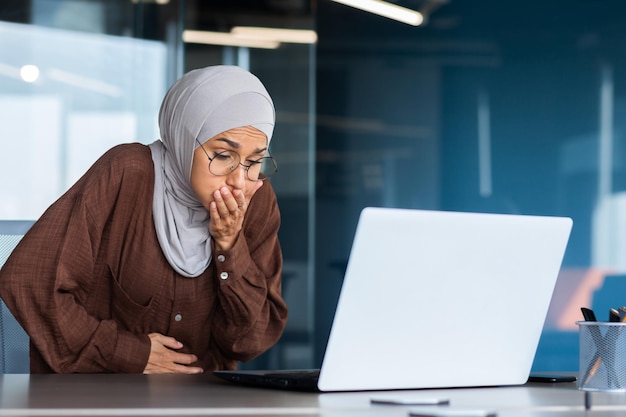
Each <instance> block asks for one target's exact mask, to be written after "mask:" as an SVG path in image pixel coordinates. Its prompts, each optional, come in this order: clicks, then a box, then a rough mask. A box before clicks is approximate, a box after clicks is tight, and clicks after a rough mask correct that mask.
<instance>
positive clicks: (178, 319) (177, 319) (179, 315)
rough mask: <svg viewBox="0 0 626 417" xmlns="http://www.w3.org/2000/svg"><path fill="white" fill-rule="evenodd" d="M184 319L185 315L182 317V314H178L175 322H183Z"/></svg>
mask: <svg viewBox="0 0 626 417" xmlns="http://www.w3.org/2000/svg"><path fill="white" fill-rule="evenodd" d="M182 319H183V315H182V314H180V313H177V314H176V315H175V316H174V320H176V321H181V320H182Z"/></svg>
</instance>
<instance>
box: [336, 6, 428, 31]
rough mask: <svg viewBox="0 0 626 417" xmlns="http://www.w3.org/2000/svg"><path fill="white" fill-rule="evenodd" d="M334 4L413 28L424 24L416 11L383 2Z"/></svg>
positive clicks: (422, 18)
mask: <svg viewBox="0 0 626 417" xmlns="http://www.w3.org/2000/svg"><path fill="white" fill-rule="evenodd" d="M333 1H334V2H337V3H341V4H345V5H346V6H351V7H355V8H357V9H361V10H365V11H367V12H370V13H374V14H377V15H379V16H384V17H388V18H390V19H393V20H397V21H399V22H402V23H406V24H409V25H412V26H419V25H421V24H422V23H424V16H423V15H422V14H421V13H420V12H417V11H415V10H411V9H407V8H406V7H402V6H398V5H395V4H391V3H388V2H386V1H382V0H333Z"/></svg>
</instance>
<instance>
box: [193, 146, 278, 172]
mask: <svg viewBox="0 0 626 417" xmlns="http://www.w3.org/2000/svg"><path fill="white" fill-rule="evenodd" d="M196 142H198V145H200V147H201V148H202V152H204V154H205V155H206V157H207V159H208V160H209V164H208V166H207V168H208V170H209V172H210V173H211V174H212V175H215V176H216V177H225V176H227V175H230V174H232V173H233V172H235V171H236V170H237V168H239V166H240V165H241V166H242V167H243V169H244V171H245V172H246V179H247V180H248V181H252V182H257V181H265V180H266V179H268V178H270V177H271V176H273V175H274V174H276V173H277V172H278V162H277V161H276V159H275V158H274V157H273V156H272V155H270V154H269V151H268V153H267V155H268V156H263V157H261V158H259V161H260V160H269V161H271V162H272V164H273V165H274V168H275V170H274V172H272V173H271V174H269V175H267V174H265V173H263V177H261V176H260V175H259V177H258V178H257V179H255V180H253V179H251V178H250V168H251V167H252V164H250V165H246V164H242V163H241V155H239V153H237V152H235V151H233V150H229V149H226V150H224V151H222V152H216V154H215V155H216V156H217V155H220V154H222V153H226V152H228V153H231V154H235V155H237V158H238V159H239V160H238V161H237V165H234V167H233V169H232V170H231V171H230V172H228V173H226V174H216V173H214V172H213V171H211V163H212V162H213V160H214V159H215V156H214V157H213V158H211V157H210V156H209V153H208V152H207V151H206V149H204V146H203V145H202V142H200V141H199V140H198V139H197V138H196ZM257 163H259V164H262V163H263V162H257ZM259 174H261V172H259Z"/></svg>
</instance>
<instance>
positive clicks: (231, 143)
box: [214, 138, 267, 153]
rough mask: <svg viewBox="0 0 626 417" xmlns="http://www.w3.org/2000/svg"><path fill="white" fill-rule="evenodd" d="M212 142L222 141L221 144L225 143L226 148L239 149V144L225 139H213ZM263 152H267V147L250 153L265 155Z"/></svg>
mask: <svg viewBox="0 0 626 417" xmlns="http://www.w3.org/2000/svg"><path fill="white" fill-rule="evenodd" d="M214 140H215V141H222V142H224V143H226V144H227V145H228V146H230V147H231V148H233V149H239V148H240V147H241V146H240V145H239V142H235V141H234V140H230V139H227V138H215V139H214ZM265 151H267V147H265V148H258V149H255V150H254V151H252V153H265Z"/></svg>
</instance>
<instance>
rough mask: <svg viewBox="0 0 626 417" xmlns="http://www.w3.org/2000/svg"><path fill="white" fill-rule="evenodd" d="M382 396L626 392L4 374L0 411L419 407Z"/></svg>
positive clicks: (165, 412) (561, 407)
mask: <svg viewBox="0 0 626 417" xmlns="http://www.w3.org/2000/svg"><path fill="white" fill-rule="evenodd" d="M377 395H379V396H380V395H394V396H401V397H428V398H432V397H443V398H448V399H449V400H450V405H449V406H447V407H448V408H450V409H458V408H462V409H472V410H474V409H488V410H494V411H496V412H497V415H498V416H499V417H520V416H568V417H569V416H619V415H626V393H593V394H592V403H593V405H592V409H591V411H590V412H587V413H585V410H584V407H583V404H584V393H582V392H580V391H578V390H577V389H576V384H575V383H560V384H527V385H524V386H515V387H491V388H462V389H461V388H457V389H432V390H414V391H390V392H384V393H381V392H378V393H375V392H354V393H320V394H315V393H302V392H291V391H279V390H268V389H259V388H248V387H240V386H235V385H232V384H230V383H228V382H225V381H221V380H218V379H217V378H215V377H213V376H211V375H194V376H189V375H120V374H108V375H0V416H199V415H209V416H325V417H334V416H337V417H338V416H347V417H351V416H353V417H361V416H363V417H374V416H385V417H395V416H404V417H407V416H408V414H409V410H413V409H416V408H417V407H416V406H387V405H372V404H371V403H370V399H371V398H372V397H373V396H377ZM440 407H444V406H440Z"/></svg>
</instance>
